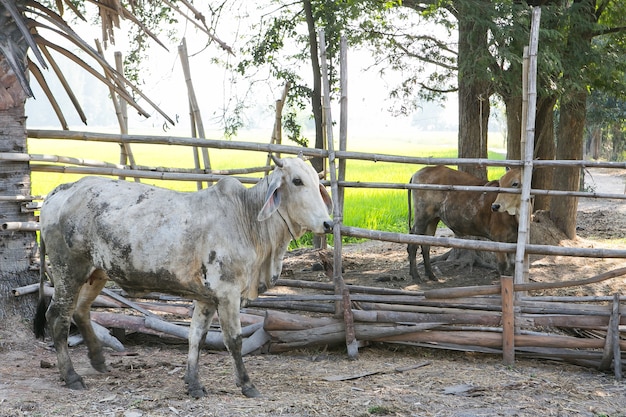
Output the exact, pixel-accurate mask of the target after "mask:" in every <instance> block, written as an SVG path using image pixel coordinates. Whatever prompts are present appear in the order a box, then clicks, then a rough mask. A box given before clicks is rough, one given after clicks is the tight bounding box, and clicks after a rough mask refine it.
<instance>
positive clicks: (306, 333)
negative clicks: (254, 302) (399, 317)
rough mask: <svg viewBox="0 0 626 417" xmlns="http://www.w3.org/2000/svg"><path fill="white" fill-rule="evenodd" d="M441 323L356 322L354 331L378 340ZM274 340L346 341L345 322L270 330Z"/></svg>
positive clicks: (293, 342) (305, 342)
mask: <svg viewBox="0 0 626 417" xmlns="http://www.w3.org/2000/svg"><path fill="white" fill-rule="evenodd" d="M440 325H441V323H420V324H415V325H400V324H398V325H393V324H378V323H368V324H362V323H355V324H354V332H355V335H356V337H357V338H358V339H360V340H378V339H381V338H386V337H391V336H398V335H403V334H407V333H413V332H416V331H423V330H427V329H432V328H433V327H437V326H440ZM267 332H268V333H269V334H270V336H272V341H273V342H280V343H289V344H291V345H292V346H293V347H298V346H300V347H302V346H313V345H324V344H336V343H344V342H345V340H346V336H345V323H343V321H340V320H336V322H335V323H333V324H327V325H325V326H321V327H315V328H310V329H303V330H270V331H267Z"/></svg>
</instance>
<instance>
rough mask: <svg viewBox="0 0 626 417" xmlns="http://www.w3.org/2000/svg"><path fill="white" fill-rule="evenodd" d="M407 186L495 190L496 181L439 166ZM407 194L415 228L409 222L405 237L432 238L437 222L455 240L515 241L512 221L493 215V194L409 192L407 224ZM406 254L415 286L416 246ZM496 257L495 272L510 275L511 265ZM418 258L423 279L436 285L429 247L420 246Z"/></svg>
mask: <svg viewBox="0 0 626 417" xmlns="http://www.w3.org/2000/svg"><path fill="white" fill-rule="evenodd" d="M511 171H513V170H511ZM511 171H509V172H511ZM511 176H512V174H511ZM411 184H441V185H465V186H486V187H498V186H499V182H498V181H490V182H488V183H485V181H483V180H481V179H480V178H477V177H475V176H473V175H471V174H468V173H466V172H461V171H456V170H453V169H450V168H448V167H445V166H443V165H437V166H430V167H425V168H422V169H420V170H419V171H417V172H416V173H415V174H413V177H411ZM411 194H412V200H413V206H414V209H413V213H414V218H415V224H414V225H413V226H412V227H411V225H410V221H409V228H410V231H409V233H412V234H417V235H429V236H434V235H435V231H436V229H437V224H438V223H439V220H441V221H442V222H443V223H444V224H445V225H446V226H448V227H449V228H450V229H451V230H452V231H453V232H454V234H455V235H457V236H480V237H485V238H487V239H490V240H493V241H498V242H516V241H517V227H518V222H517V219H516V217H515V216H511V215H509V214H507V213H500V212H497V210H495V209H493V207H492V205H493V204H494V200H495V199H496V193H491V192H477V191H438V190H409V220H410V216H411V213H410V211H411V208H410V205H411ZM509 195H511V194H509ZM513 195H516V194H513ZM518 200H519V197H518ZM407 251H408V253H409V268H410V273H411V277H412V278H413V280H414V281H415V282H420V281H421V278H420V276H419V273H418V272H417V265H416V262H415V256H416V253H417V244H409V245H408V247H407ZM496 256H497V259H498V271H499V272H500V273H505V272H508V271H510V269H511V264H510V262H509V261H508V256H507V254H505V253H502V252H497V253H496ZM422 257H423V258H424V269H425V271H426V275H427V276H428V278H429V279H431V280H433V281H436V280H437V278H436V277H435V275H434V274H433V271H432V268H431V264H430V245H422Z"/></svg>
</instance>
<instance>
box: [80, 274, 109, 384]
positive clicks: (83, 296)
mask: <svg viewBox="0 0 626 417" xmlns="http://www.w3.org/2000/svg"><path fill="white" fill-rule="evenodd" d="M107 279H108V277H107V276H106V273H105V272H104V271H102V270H100V269H97V270H95V271H94V272H93V273H92V274H91V276H90V277H89V279H88V280H87V282H86V283H85V284H84V285H83V287H82V288H81V290H80V293H79V295H78V302H77V303H76V308H75V309H74V315H73V318H74V323H76V326H78V330H79V331H80V334H81V335H82V336H83V340H84V341H85V344H86V345H87V349H88V350H89V360H90V362H91V366H93V367H94V369H95V370H97V371H99V372H107V371H108V369H107V366H106V363H105V361H104V355H103V354H102V344H101V343H100V340H99V339H98V337H97V336H96V334H95V333H94V330H93V326H92V325H91V314H90V310H91V303H93V300H95V299H96V297H97V296H98V294H100V291H101V290H102V288H103V287H104V285H105V284H106V282H107Z"/></svg>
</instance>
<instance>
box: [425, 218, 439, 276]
mask: <svg viewBox="0 0 626 417" xmlns="http://www.w3.org/2000/svg"><path fill="white" fill-rule="evenodd" d="M437 224H439V219H434V220H431V221H430V223H428V224H427V225H426V227H425V230H424V233H423V234H425V235H428V236H435V232H436V231H437ZM422 258H424V272H425V273H426V276H427V277H428V279H430V280H431V281H437V277H436V276H435V274H434V273H433V268H432V266H431V264H430V245H422Z"/></svg>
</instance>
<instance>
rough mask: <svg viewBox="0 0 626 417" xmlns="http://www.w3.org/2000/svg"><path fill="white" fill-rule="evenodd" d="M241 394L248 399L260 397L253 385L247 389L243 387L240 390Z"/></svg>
mask: <svg viewBox="0 0 626 417" xmlns="http://www.w3.org/2000/svg"><path fill="white" fill-rule="evenodd" d="M241 392H242V393H243V395H245V396H246V397H248V398H257V397H260V396H261V393H260V392H259V390H257V389H256V388H255V387H254V385H250V386H249V387H243V388H242V389H241Z"/></svg>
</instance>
